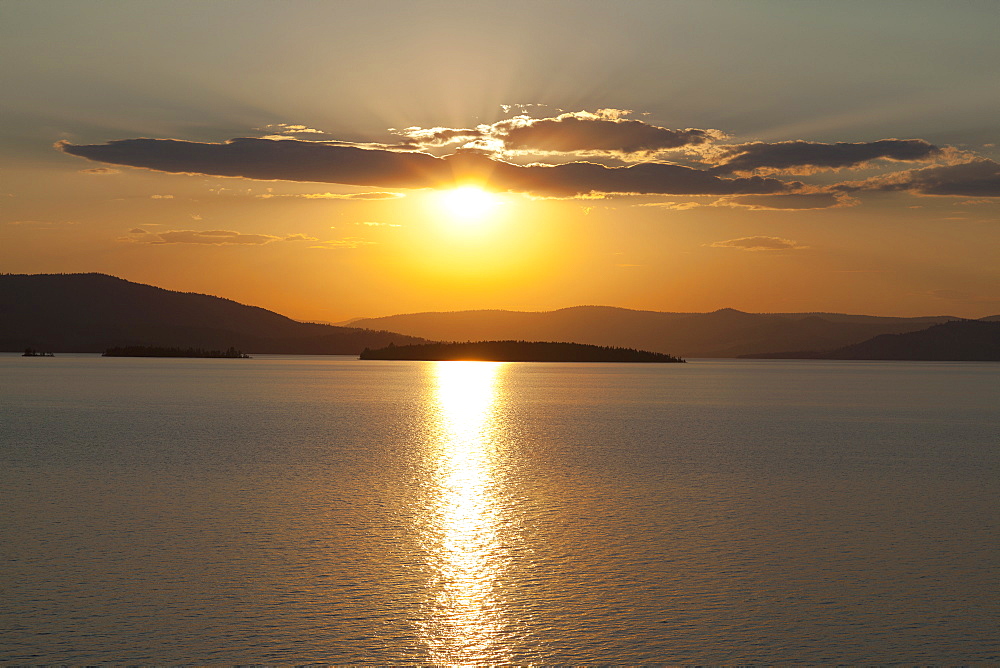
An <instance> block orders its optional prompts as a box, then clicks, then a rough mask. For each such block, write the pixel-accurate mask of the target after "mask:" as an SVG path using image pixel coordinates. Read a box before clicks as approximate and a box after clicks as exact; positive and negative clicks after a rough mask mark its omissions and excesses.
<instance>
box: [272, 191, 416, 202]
mask: <svg viewBox="0 0 1000 668" xmlns="http://www.w3.org/2000/svg"><path fill="white" fill-rule="evenodd" d="M254 197H257V198H258V199H272V198H277V197H292V198H299V199H347V200H383V199H399V198H400V197H406V195H405V194H403V193H389V192H370V193H293V194H287V195H279V194H274V193H263V194H261V195H254Z"/></svg>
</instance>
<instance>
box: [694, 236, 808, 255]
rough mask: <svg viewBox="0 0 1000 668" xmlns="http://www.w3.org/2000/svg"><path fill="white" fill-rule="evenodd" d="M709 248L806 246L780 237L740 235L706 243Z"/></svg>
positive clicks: (759, 248)
mask: <svg viewBox="0 0 1000 668" xmlns="http://www.w3.org/2000/svg"><path fill="white" fill-rule="evenodd" d="M708 246H710V247H711V248H737V249H739V250H745V251H780V250H801V249H803V248H808V246H802V245H800V244H799V243H798V242H797V241H792V240H791V239H782V238H781V237H764V236H758V237H740V238H739V239H727V240H726V241H716V242H715V243H712V244H708Z"/></svg>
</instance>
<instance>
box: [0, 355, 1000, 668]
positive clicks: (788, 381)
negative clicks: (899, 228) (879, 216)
mask: <svg viewBox="0 0 1000 668" xmlns="http://www.w3.org/2000/svg"><path fill="white" fill-rule="evenodd" d="M0 380H2V383H0V442H2V449H0V470H2V472H3V485H2V488H0V530H2V535H3V540H2V543H0V564H2V572H0V578H2V581H0V587H2V589H0V620H2V623H0V662H3V663H27V664H41V663H54V664H62V663H71V664H79V663H115V664H142V663H156V664H181V663H199V664H200V663H229V664H233V663H239V664H248V663H267V664H273V663H282V664H306V663H379V664H385V663H407V664H415V663H421V664H427V663H494V664H495V663H502V664H509V663H514V664H526V663H547V664H553V663H568V664H581V663H588V664H592V663H633V664H634V663H650V662H663V663H670V664H693V663H699V664H737V663H738V664H748V663H756V664H761V663H786V664H787V663H800V664H801V663H810V664H816V663H840V664H864V663H879V664H890V663H920V664H955V663H985V662H994V663H995V662H997V661H1000V632H998V629H1000V578H998V559H997V549H998V547H1000V545H998V536H1000V531H998V526H997V525H998V517H1000V450H998V441H1000V411H998V408H1000V365H998V364H995V363H994V364H989V363H982V364H979V363H942V362H937V363H930V362H928V363H917V362H884V363H883V362H830V361H791V360H789V361H765V360H759V361H758V360H692V361H690V362H689V363H688V364H662V365H660V364H634V365H629V364H554V363H550V364H545V363H488V362H377V361H371V362H361V361H358V360H356V359H353V358H347V357H291V356H272V355H261V356H256V358H255V359H252V360H211V359H138V358H100V357H98V356H95V355H59V356H57V357H55V358H22V357H20V356H18V355H15V354H13V353H5V354H0Z"/></svg>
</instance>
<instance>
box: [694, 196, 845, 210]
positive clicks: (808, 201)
mask: <svg viewBox="0 0 1000 668" xmlns="http://www.w3.org/2000/svg"><path fill="white" fill-rule="evenodd" d="M857 203H858V201H857V200H855V199H851V198H849V197H845V196H843V195H842V194H839V193H786V194H779V195H740V196H737V197H727V198H725V199H721V200H718V201H716V202H715V203H713V205H712V206H736V207H745V208H747V209H750V210H752V211H803V210H807V209H832V208H837V207H846V206H854V205H856V204H857Z"/></svg>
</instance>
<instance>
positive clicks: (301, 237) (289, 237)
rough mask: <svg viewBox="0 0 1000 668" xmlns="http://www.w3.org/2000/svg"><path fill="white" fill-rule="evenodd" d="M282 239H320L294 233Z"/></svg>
mask: <svg viewBox="0 0 1000 668" xmlns="http://www.w3.org/2000/svg"><path fill="white" fill-rule="evenodd" d="M282 241H319V239H318V238H317V237H310V236H307V235H305V234H293V235H291V236H288V237H285V238H284V239H282Z"/></svg>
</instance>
